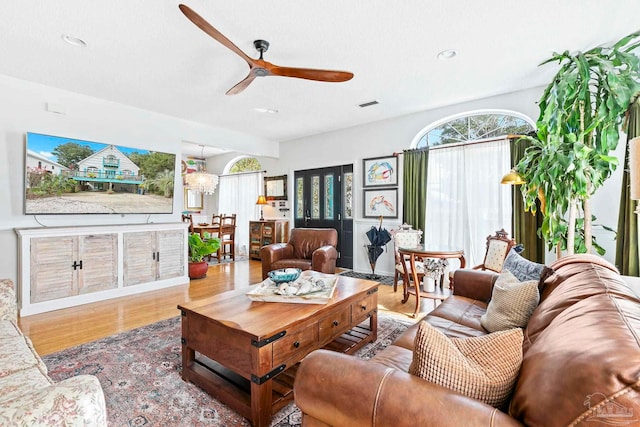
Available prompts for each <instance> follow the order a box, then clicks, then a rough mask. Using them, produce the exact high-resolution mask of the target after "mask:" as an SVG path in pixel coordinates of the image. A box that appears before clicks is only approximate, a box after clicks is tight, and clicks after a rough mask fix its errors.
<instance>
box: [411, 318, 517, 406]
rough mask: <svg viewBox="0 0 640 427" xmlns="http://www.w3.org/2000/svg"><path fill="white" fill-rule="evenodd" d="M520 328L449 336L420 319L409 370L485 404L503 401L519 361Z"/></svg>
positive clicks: (506, 397) (515, 374)
mask: <svg viewBox="0 0 640 427" xmlns="http://www.w3.org/2000/svg"><path fill="white" fill-rule="evenodd" d="M522 337H523V335H522V330H521V329H512V330H509V331H501V332H495V333H492V334H488V335H484V336H480V337H470V338H449V337H447V336H446V335H444V334H443V333H442V332H440V331H439V330H437V329H436V328H434V327H433V326H431V325H430V324H429V323H427V322H421V324H420V326H419V328H418V332H417V334H416V339H415V347H414V350H413V361H412V363H411V366H410V367H409V373H410V374H412V375H416V376H418V377H420V378H423V379H425V380H427V381H430V382H433V383H435V384H439V385H441V386H443V387H446V388H449V389H451V390H454V391H456V392H458V393H461V394H464V395H466V396H469V397H472V398H474V399H478V400H480V401H482V402H485V403H487V404H489V405H492V406H495V407H501V406H502V405H504V404H505V403H506V402H507V400H508V399H509V396H510V395H511V391H512V389H513V386H514V385H515V382H516V379H517V378H518V373H519V372H520V365H521V364H522V339H523V338H522Z"/></svg>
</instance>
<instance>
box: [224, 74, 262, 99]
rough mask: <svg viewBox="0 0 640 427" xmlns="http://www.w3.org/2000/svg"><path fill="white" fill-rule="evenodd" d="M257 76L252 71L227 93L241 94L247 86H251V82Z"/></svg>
mask: <svg viewBox="0 0 640 427" xmlns="http://www.w3.org/2000/svg"><path fill="white" fill-rule="evenodd" d="M255 78H256V75H255V73H253V72H250V73H249V75H248V76H247V77H245V78H244V80H242V81H241V82H240V83H238V84H237V85H235V86H234V87H232V88H231V89H229V90H228V91H227V95H237V94H239V93H240V92H242V91H243V90H245V89H246V88H247V86H249V85H250V84H251V82H252V81H254V80H255Z"/></svg>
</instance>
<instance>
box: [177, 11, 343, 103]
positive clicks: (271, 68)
mask: <svg viewBox="0 0 640 427" xmlns="http://www.w3.org/2000/svg"><path fill="white" fill-rule="evenodd" d="M178 7H179V8H180V10H181V11H182V13H184V15H185V16H186V17H187V18H189V20H190V21H191V22H193V23H194V24H196V26H198V28H200V29H201V30H202V31H204V32H205V33H207V34H209V35H210V36H211V37H213V38H214V39H216V40H217V41H218V42H220V43H221V44H222V45H223V46H225V47H227V48H228V49H231V50H232V51H233V52H235V53H236V54H237V55H239V56H240V57H241V58H242V59H244V60H245V61H246V62H247V64H249V75H248V76H247V77H245V78H244V80H242V81H240V83H238V84H236V85H235V86H234V87H232V88H231V89H229V90H228V91H227V95H236V94H238V93H240V92H242V91H243V90H245V89H246V88H247V86H249V84H251V82H252V81H253V80H254V79H255V78H256V77H266V76H282V77H296V78H298V79H307V80H317V81H321V82H346V81H347V80H351V79H352V78H353V73H350V72H348V71H332V70H316V69H311V68H293V67H280V66H278V65H275V64H272V63H270V62H267V61H265V60H264V59H262V54H263V53H264V52H266V51H267V49H269V42H267V41H266V40H255V41H254V42H253V45H254V46H255V48H256V49H257V50H258V52H260V58H258V59H253V58H251V57H249V56H247V55H246V54H245V53H244V52H243V51H241V50H240V49H239V48H238V47H237V46H236V45H235V44H233V43H232V42H231V40H229V39H228V38H226V37H225V36H224V35H223V34H222V33H221V32H220V31H218V30H216V29H215V28H214V27H213V26H212V25H211V24H209V23H208V22H207V21H205V20H204V18H202V17H201V16H200V15H198V14H197V13H196V12H194V11H193V10H192V9H191V8H190V7H189V6H186V5H184V4H181V5H179V6H178Z"/></svg>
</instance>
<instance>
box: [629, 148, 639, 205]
mask: <svg viewBox="0 0 640 427" xmlns="http://www.w3.org/2000/svg"><path fill="white" fill-rule="evenodd" d="M628 166H629V193H630V194H629V198H630V199H631V200H640V136H638V137H635V138H633V139H632V140H631V141H629V165H628Z"/></svg>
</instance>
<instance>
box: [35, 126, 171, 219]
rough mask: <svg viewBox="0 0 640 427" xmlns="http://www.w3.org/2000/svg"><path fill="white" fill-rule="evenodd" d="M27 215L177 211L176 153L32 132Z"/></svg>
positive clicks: (165, 212) (168, 212)
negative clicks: (175, 202)
mask: <svg viewBox="0 0 640 427" xmlns="http://www.w3.org/2000/svg"><path fill="white" fill-rule="evenodd" d="M25 158H26V165H25V166H26V167H25V192H24V213H25V214H26V215H40V214H92V213H95V214H125V213H138V214H152V213H164V214H170V213H173V202H174V194H173V189H174V184H175V166H176V155H175V154H172V153H163V152H159V151H149V150H144V149H139V148H133V147H125V146H120V145H113V144H103V143H100V142H92V141H85V140H80V139H73V138H68V137H59V136H54V135H44V134H38V133H32V132H27V135H26V156H25Z"/></svg>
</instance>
